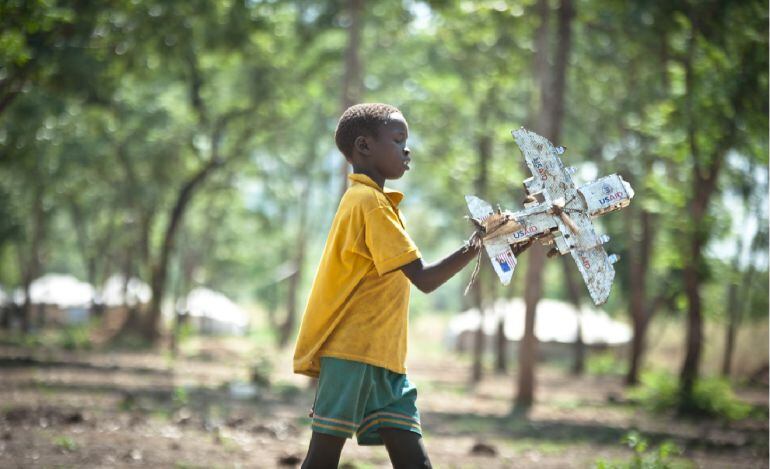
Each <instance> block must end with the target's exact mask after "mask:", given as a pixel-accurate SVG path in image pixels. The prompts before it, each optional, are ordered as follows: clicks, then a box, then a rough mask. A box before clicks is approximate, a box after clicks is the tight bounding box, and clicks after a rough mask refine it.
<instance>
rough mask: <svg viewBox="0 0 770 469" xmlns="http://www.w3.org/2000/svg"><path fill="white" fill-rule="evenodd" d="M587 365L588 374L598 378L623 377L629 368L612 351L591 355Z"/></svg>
mask: <svg viewBox="0 0 770 469" xmlns="http://www.w3.org/2000/svg"><path fill="white" fill-rule="evenodd" d="M585 365H586V372H587V373H588V374H592V375H597V376H623V375H624V374H625V372H626V367H627V364H626V363H624V362H623V361H622V360H619V359H618V357H616V356H615V354H614V353H613V352H611V351H606V352H599V353H592V354H589V355H588V357H587V358H586V363H585Z"/></svg>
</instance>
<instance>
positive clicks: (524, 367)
mask: <svg viewBox="0 0 770 469" xmlns="http://www.w3.org/2000/svg"><path fill="white" fill-rule="evenodd" d="M528 256H529V257H528V258H527V276H526V286H527V287H526V290H525V291H524V305H525V308H526V310H525V313H524V315H525V316H524V335H523V336H522V338H521V343H520V344H519V372H518V389H517V394H516V399H515V402H514V412H515V413H523V414H526V413H527V412H528V411H529V408H530V407H532V404H533V403H534V399H535V362H536V361H537V337H536V336H535V319H536V312H537V303H538V302H539V301H540V297H541V295H542V291H543V267H544V265H545V249H544V248H543V246H541V245H540V244H536V245H534V246H532V247H531V248H530V249H529V252H528Z"/></svg>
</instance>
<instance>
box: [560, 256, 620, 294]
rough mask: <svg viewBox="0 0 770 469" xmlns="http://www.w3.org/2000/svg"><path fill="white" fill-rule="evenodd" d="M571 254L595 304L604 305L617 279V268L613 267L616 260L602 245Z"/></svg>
mask: <svg viewBox="0 0 770 469" xmlns="http://www.w3.org/2000/svg"><path fill="white" fill-rule="evenodd" d="M571 254H572V258H573V259H575V263H576V264H577V267H578V270H580V274H581V275H582V276H583V281H584V282H585V284H586V287H588V292H589V293H590V294H591V299H593V300H594V304H595V305H596V306H599V305H601V304H604V302H605V301H607V297H608V296H610V289H611V288H612V281H613V279H614V278H615V268H614V267H612V264H613V261H614V258H611V257H610V256H608V255H607V252H606V251H605V250H604V248H603V247H602V246H601V245H599V246H595V247H593V248H591V249H586V250H572V251H571Z"/></svg>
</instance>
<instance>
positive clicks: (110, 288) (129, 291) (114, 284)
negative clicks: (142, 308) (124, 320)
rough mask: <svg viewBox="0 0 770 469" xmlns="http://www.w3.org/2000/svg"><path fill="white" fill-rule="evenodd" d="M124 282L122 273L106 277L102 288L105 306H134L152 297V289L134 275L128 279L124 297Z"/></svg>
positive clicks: (102, 298)
mask: <svg viewBox="0 0 770 469" xmlns="http://www.w3.org/2000/svg"><path fill="white" fill-rule="evenodd" d="M124 283H125V280H124V277H123V276H122V275H113V276H111V277H110V278H109V279H107V281H106V282H104V288H102V293H101V300H102V302H103V303H104V304H105V305H107V306H123V305H124V304H128V305H129V306H134V305H136V304H144V303H149V301H150V298H151V297H152V290H151V289H150V286H149V285H147V284H146V283H144V282H142V281H141V280H139V279H138V278H136V277H132V278H130V279H128V285H127V286H126V287H127V288H126V291H125V298H124V296H123V294H124V291H123V287H124ZM126 300H127V301H126Z"/></svg>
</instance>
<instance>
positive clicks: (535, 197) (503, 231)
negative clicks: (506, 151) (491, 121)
mask: <svg viewBox="0 0 770 469" xmlns="http://www.w3.org/2000/svg"><path fill="white" fill-rule="evenodd" d="M512 134H513V138H514V139H515V140H516V144H517V145H518V146H519V148H520V149H521V152H522V154H523V155H524V159H525V161H526V162H527V166H528V167H529V169H530V171H531V172H532V177H530V178H529V179H526V180H525V181H524V188H525V189H526V191H527V202H525V203H524V209H523V210H519V211H517V212H510V211H502V210H500V209H499V208H498V209H497V210H493V209H492V206H491V205H490V204H489V203H487V202H485V201H483V200H481V199H479V198H478V197H476V196H473V195H466V196H465V200H466V202H467V203H468V209H469V210H470V212H471V217H472V220H473V221H474V223H476V225H477V226H478V227H479V229H480V231H481V232H482V233H483V243H484V247H485V249H486V251H487V254H488V255H489V259H490V260H491V261H492V266H493V267H494V269H495V272H497V275H498V276H499V277H500V281H501V282H502V283H503V284H504V285H508V284H509V283H510V281H511V277H512V276H513V270H514V268H515V267H516V257H515V256H514V254H513V250H512V249H511V245H515V244H518V243H524V242H527V241H529V240H530V239H539V240H540V241H541V242H542V243H543V244H544V245H551V246H553V248H554V249H555V251H556V252H557V253H559V254H561V255H565V254H567V253H569V254H571V255H572V258H573V259H575V263H576V264H577V267H578V270H580V274H581V275H582V276H583V280H584V281H585V284H586V286H587V287H588V292H589V293H590V295H591V298H592V299H593V301H594V303H595V304H596V305H600V304H603V303H604V302H605V301H607V297H608V296H609V294H610V289H611V288H612V282H613V280H614V278H615V269H614V268H613V267H612V265H613V264H614V263H615V262H617V261H618V256H616V255H614V254H613V255H609V256H608V255H607V252H606V251H605V250H604V247H603V244H604V243H606V242H607V241H609V239H610V238H609V236H607V235H599V234H597V233H596V230H595V229H594V224H593V222H592V221H591V220H592V219H593V218H596V217H598V216H600V215H604V214H606V213H609V212H614V211H616V210H620V209H621V208H623V207H626V206H628V204H629V203H630V202H631V198H632V197H633V196H634V191H633V189H632V188H631V185H630V184H629V183H628V182H626V181H624V180H623V178H622V177H620V176H619V175H617V174H611V175H609V176H605V177H603V178H600V179H597V180H596V181H594V182H590V183H588V184H585V185H582V186H580V187H577V186H575V183H574V182H573V181H572V177H571V175H572V174H573V173H574V168H565V167H564V164H563V163H562V161H561V158H559V155H561V154H562V153H564V149H563V148H562V147H554V145H553V144H552V143H551V142H549V141H548V139H546V138H545V137H542V136H540V135H538V134H536V133H534V132H531V131H529V130H526V129H524V128H523V127H522V128H520V129H518V130H514V131H513V132H512Z"/></svg>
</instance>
